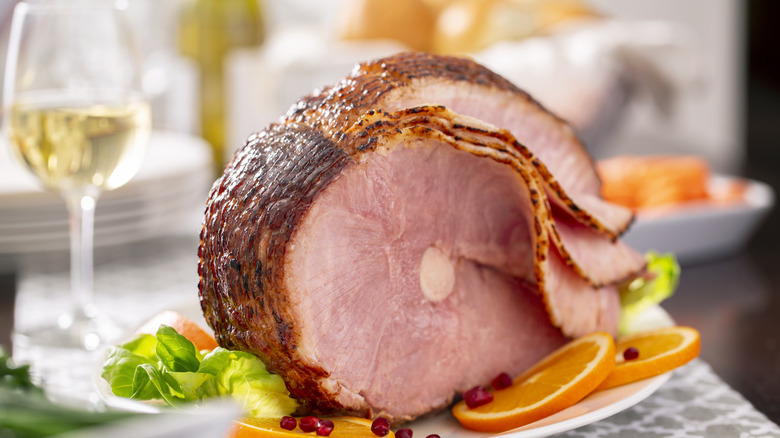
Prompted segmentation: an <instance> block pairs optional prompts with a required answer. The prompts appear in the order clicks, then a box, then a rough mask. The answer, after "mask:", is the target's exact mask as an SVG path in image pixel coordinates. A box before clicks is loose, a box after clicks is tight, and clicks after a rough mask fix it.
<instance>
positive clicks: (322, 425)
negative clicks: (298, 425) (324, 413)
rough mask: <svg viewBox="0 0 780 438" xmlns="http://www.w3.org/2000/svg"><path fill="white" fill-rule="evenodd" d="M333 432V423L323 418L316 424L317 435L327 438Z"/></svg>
mask: <svg viewBox="0 0 780 438" xmlns="http://www.w3.org/2000/svg"><path fill="white" fill-rule="evenodd" d="M331 432H333V422H332V421H330V420H326V419H325V418H323V419H322V420H320V421H319V422H318V423H317V435H319V436H328V435H330V433H331Z"/></svg>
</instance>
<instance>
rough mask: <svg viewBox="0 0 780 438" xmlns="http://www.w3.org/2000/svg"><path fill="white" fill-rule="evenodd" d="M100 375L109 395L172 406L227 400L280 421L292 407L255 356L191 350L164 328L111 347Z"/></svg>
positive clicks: (185, 341) (280, 385)
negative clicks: (205, 400) (160, 401)
mask: <svg viewBox="0 0 780 438" xmlns="http://www.w3.org/2000/svg"><path fill="white" fill-rule="evenodd" d="M101 376H102V377H103V378H104V379H105V380H106V381H107V382H108V383H109V384H110V385H111V390H112V391H113V392H114V394H116V395H118V396H120V397H127V398H131V399H137V400H157V399H159V400H163V401H165V402H166V403H167V404H168V405H171V406H177V405H180V404H182V403H186V402H194V401H200V400H203V399H206V398H211V397H232V398H233V399H234V400H236V401H237V402H238V403H239V404H240V405H241V406H242V407H243V409H244V411H245V412H246V413H247V415H249V416H253V417H281V416H284V415H290V414H291V413H292V412H293V411H295V409H296V408H297V407H298V403H297V402H296V401H295V399H293V398H291V397H290V393H289V391H287V387H286V386H285V384H284V381H283V380H282V378H281V377H279V376H277V375H275V374H271V373H269V372H268V370H267V369H266V367H265V364H263V362H262V361H261V360H260V359H258V358H257V357H256V356H254V355H252V354H249V353H245V352H242V351H231V350H226V349H224V348H221V347H217V348H215V349H214V350H213V351H210V352H209V351H203V352H201V351H197V349H196V348H195V346H194V345H193V343H192V342H190V341H189V340H188V339H187V338H185V337H184V336H182V335H180V334H179V333H178V332H177V331H176V330H174V329H173V328H172V327H169V326H167V325H160V328H159V329H158V330H157V334H156V336H153V335H149V334H143V335H139V336H137V337H136V338H134V339H133V340H131V341H129V342H127V343H125V344H122V345H119V346H116V347H112V348H111V349H110V350H109V352H108V356H107V358H106V362H105V363H104V364H103V372H102V374H101Z"/></svg>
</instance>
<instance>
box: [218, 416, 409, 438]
mask: <svg viewBox="0 0 780 438" xmlns="http://www.w3.org/2000/svg"><path fill="white" fill-rule="evenodd" d="M296 420H300V418H296ZM328 420H330V421H332V422H333V431H332V432H331V433H330V435H329V436H330V437H331V438H341V437H343V438H351V437H355V438H357V437H361V438H365V437H374V438H377V436H376V435H374V433H373V432H371V420H366V419H365V418H358V417H328ZM280 421H281V419H280V418H244V419H242V420H236V421H234V422H233V424H232V425H231V426H230V430H229V431H228V434H227V438H259V437H270V438H273V437H300V436H302V435H307V436H309V437H317V436H318V435H317V434H316V433H314V432H308V433H307V432H303V431H302V430H301V429H300V427H296V428H295V429H293V430H286V429H282V427H281V426H280V425H279V422H280ZM394 436H395V435H394V434H393V432H392V431H390V432H389V433H388V434H387V435H385V438H393V437H394Z"/></svg>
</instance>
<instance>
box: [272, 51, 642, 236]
mask: <svg viewBox="0 0 780 438" xmlns="http://www.w3.org/2000/svg"><path fill="white" fill-rule="evenodd" d="M427 104H437V105H444V106H446V107H448V108H450V109H451V110H453V111H455V112H457V113H460V114H463V115H467V116H471V117H474V118H476V119H479V120H482V121H484V122H487V123H490V124H492V125H494V126H498V127H501V128H504V129H507V130H509V131H511V132H512V134H513V135H514V136H515V138H517V140H518V141H519V142H520V143H522V144H524V145H527V146H528V147H529V148H530V150H529V149H527V148H525V147H521V148H519V151H517V152H516V153H519V154H522V155H523V156H525V157H526V158H528V159H529V160H531V159H532V155H533V154H535V155H536V156H537V157H539V160H537V161H535V162H534V164H535V165H536V166H537V169H538V170H539V173H540V174H541V175H542V176H543V177H544V180H545V185H546V191H547V193H548V195H549V197H550V198H551V200H552V201H553V202H555V203H557V204H559V205H561V206H562V208H563V209H564V210H565V211H567V212H568V213H569V214H571V215H572V216H573V217H575V218H576V219H577V220H579V221H580V222H582V223H584V224H586V225H588V226H590V227H592V228H593V229H595V230H597V231H599V232H601V233H603V234H605V235H606V236H608V237H610V238H611V239H614V238H616V237H617V236H619V235H620V234H621V233H622V232H623V231H625V230H626V228H628V226H629V225H630V223H631V222H632V221H633V214H632V212H631V210H629V209H626V208H624V207H622V206H619V205H615V204H610V203H607V202H604V201H603V200H602V199H601V196H600V187H601V182H600V180H599V177H598V174H597V173H596V169H595V166H594V165H593V162H592V160H591V158H590V156H589V155H588V154H587V151H586V150H585V148H584V147H583V145H582V144H581V143H580V141H579V139H578V138H577V137H576V135H575V134H574V131H572V129H571V128H570V127H569V126H568V125H567V124H566V123H565V122H564V121H562V120H561V119H559V118H558V117H556V116H555V115H553V114H552V113H550V112H549V111H547V110H545V109H544V108H543V107H542V106H541V105H540V104H539V103H538V102H536V101H535V100H533V98H531V97H530V96H529V95H528V94H527V93H525V92H524V91H522V90H520V89H518V88H517V87H516V86H515V85H513V84H512V83H511V82H509V81H507V80H506V79H504V78H503V77H501V76H499V75H498V74H496V73H494V72H492V71H490V70H488V69H486V68H485V67H483V66H481V65H479V64H476V63H474V62H471V61H469V60H466V59H462V58H454V57H444V56H436V55H430V54H425V53H413V54H410V53H404V54H400V55H397V56H392V57H388V58H383V59H380V60H376V61H374V62H369V63H366V64H361V65H358V66H357V67H356V68H355V69H354V71H353V72H352V74H351V75H350V76H348V77H346V78H344V79H343V80H342V81H340V82H339V83H337V84H336V85H334V86H332V87H328V88H324V89H322V90H318V91H317V92H315V93H314V94H312V95H311V96H309V97H307V98H305V99H302V100H301V101H300V102H299V103H298V104H296V105H294V106H293V107H292V108H291V109H290V111H289V112H288V114H287V116H286V120H287V121H297V122H303V123H307V124H309V125H312V126H316V127H318V128H319V129H322V130H323V131H324V132H326V133H327V134H328V135H330V136H331V137H332V138H335V137H337V136H338V135H340V133H341V132H343V131H345V130H346V129H349V127H351V126H352V125H353V124H354V123H355V122H357V120H358V119H359V118H360V117H361V116H362V115H363V114H365V113H366V112H367V111H369V110H377V109H381V110H385V111H398V110H403V109H406V108H412V107H415V106H420V105H427ZM531 151H533V154H532V152H531Z"/></svg>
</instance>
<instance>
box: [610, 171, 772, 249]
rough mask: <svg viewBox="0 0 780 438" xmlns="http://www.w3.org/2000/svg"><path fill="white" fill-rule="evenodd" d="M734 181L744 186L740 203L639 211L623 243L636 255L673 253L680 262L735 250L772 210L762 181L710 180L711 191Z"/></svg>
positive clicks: (770, 199) (699, 204)
mask: <svg viewBox="0 0 780 438" xmlns="http://www.w3.org/2000/svg"><path fill="white" fill-rule="evenodd" d="M735 182H737V183H743V184H745V185H746V191H745V196H744V201H742V202H739V201H734V202H729V203H717V202H708V201H707V202H691V203H688V204H686V205H682V206H678V207H674V208H671V209H670V208H667V209H648V210H643V211H640V212H639V213H638V214H637V219H636V222H635V223H634V224H633V225H632V226H631V228H629V230H628V232H626V234H625V235H624V236H623V240H624V241H625V242H626V243H628V244H629V245H631V246H632V247H633V248H635V249H637V250H638V251H641V252H645V251H649V250H655V251H659V252H662V253H665V252H672V253H674V254H675V255H676V256H677V259H678V260H679V261H680V262H681V263H690V262H699V261H703V260H707V259H712V258H716V257H721V256H724V255H727V254H731V253H733V252H735V251H737V250H739V249H740V248H741V247H742V246H744V245H745V244H746V243H747V242H748V240H749V239H750V237H751V236H752V235H753V233H754V232H755V230H756V228H757V227H758V226H759V225H760V224H761V221H762V220H763V219H764V218H765V217H766V215H767V214H768V213H769V211H770V210H771V209H772V206H773V205H774V192H773V191H772V188H771V187H769V186H768V185H766V184H764V183H762V182H758V181H753V180H744V179H739V178H733V177H727V176H716V177H714V178H713V179H712V181H711V186H713V187H715V186H718V185H722V184H731V183H735Z"/></svg>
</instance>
